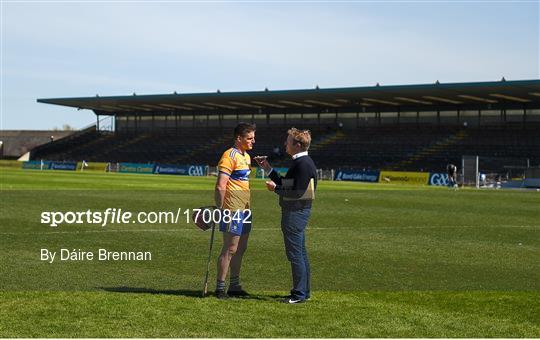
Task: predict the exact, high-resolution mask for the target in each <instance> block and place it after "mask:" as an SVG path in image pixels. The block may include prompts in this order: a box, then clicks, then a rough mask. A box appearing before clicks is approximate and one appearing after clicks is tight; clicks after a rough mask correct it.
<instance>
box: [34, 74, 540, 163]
mask: <svg viewBox="0 0 540 340" xmlns="http://www.w3.org/2000/svg"><path fill="white" fill-rule="evenodd" d="M38 102H41V103H48V104H55V105H62V106H69V107H74V108H77V109H89V110H92V111H93V112H94V113H95V114H96V126H95V128H93V129H87V130H85V131H81V132H80V133H77V134H74V135H72V136H70V137H69V138H65V139H63V140H60V141H55V142H52V143H48V144H46V145H43V146H40V147H37V148H36V149H34V150H33V152H32V159H47V160H58V161H80V160H83V159H84V160H87V161H96V162H138V163H146V162H150V163H161V164H201V165H202V164H208V165H215V163H216V161H217V160H218V159H219V157H220V154H221V152H223V150H225V149H226V148H228V147H230V145H231V143H232V136H231V135H230V132H231V131H232V129H233V127H234V125H236V123H238V122H240V121H247V122H254V123H256V124H257V125H258V130H257V136H256V144H255V148H254V150H253V152H252V154H253V155H268V156H270V158H271V159H273V164H275V165H282V164H284V162H285V159H284V158H285V157H284V156H283V154H284V150H283V147H282V143H283V141H284V139H285V134H286V131H287V129H288V128H290V127H291V126H295V127H297V128H307V129H310V130H312V132H313V141H312V147H311V154H312V156H313V158H314V159H316V161H317V164H318V166H319V167H321V168H326V169H336V168H360V169H363V168H371V169H385V170H409V171H444V169H445V167H446V164H447V163H448V162H452V163H455V164H460V163H461V159H462V156H464V155H475V156H476V155H477V156H480V157H483V158H484V159H485V160H486V161H485V162H484V164H485V167H484V169H483V170H484V171H499V170H500V168H501V167H504V166H505V165H508V164H512V162H513V161H512V160H511V159H521V160H523V159H528V160H529V162H530V164H533V165H538V164H540V133H539V131H540V80H516V81H506V80H504V79H503V80H501V81H497V82H481V83H450V84H441V83H439V82H435V83H433V84H420V85H397V86H379V85H377V86H368V87H356V88H335V89H320V88H316V89H306V90H288V91H251V92H217V93H195V94H178V93H174V94H161V95H137V96H118V97H101V96H96V97H85V98H51V99H38ZM100 117H109V118H111V120H112V121H113V122H114V123H113V124H112V126H114V128H113V129H111V130H107V131H104V129H101V128H100V123H99V122H100ZM276 146H280V147H281V150H280V151H281V154H282V156H281V159H280V157H278V156H277V155H275V154H274V152H273V149H274V148H275V147H276ZM508 159H510V160H509V161H507V160H508ZM498 160H499V161H498Z"/></svg>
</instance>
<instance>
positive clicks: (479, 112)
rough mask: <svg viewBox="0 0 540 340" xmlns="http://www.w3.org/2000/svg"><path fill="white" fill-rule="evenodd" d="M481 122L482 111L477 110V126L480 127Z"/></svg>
mask: <svg viewBox="0 0 540 340" xmlns="http://www.w3.org/2000/svg"><path fill="white" fill-rule="evenodd" d="M481 120H482V110H480V109H479V110H478V126H480V121H481Z"/></svg>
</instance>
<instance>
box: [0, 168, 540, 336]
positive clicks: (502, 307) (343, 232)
mask: <svg viewBox="0 0 540 340" xmlns="http://www.w3.org/2000/svg"><path fill="white" fill-rule="evenodd" d="M0 171H1V174H0V180H1V188H2V190H1V191H0V195H1V202H2V204H1V214H0V225H1V227H0V228H1V229H0V310H1V311H2V317H1V318H0V337H540V194H539V193H537V192H535V191H527V192H524V191H502V190H497V191H494V190H491V191H488V190H472V189H463V190H459V191H452V190H447V189H446V188H436V187H417V186H406V185H377V184H360V183H343V182H321V183H320V186H319V191H318V194H317V200H316V202H315V205H314V210H313V215H312V218H311V220H310V229H309V231H308V251H309V255H310V260H311V263H312V271H313V273H312V282H313V283H312V285H313V287H312V289H313V299H312V301H309V302H308V303H306V304H304V305H299V306H287V305H282V304H279V303H278V296H281V295H285V294H286V293H287V291H288V289H289V288H290V287H289V286H290V273H289V266H288V263H287V261H286V258H285V254H284V250H283V241H282V239H281V231H280V228H279V214H280V211H279V207H278V206H277V200H276V197H275V196H274V195H273V194H271V193H269V192H267V191H265V190H264V183H263V182H262V181H261V180H253V181H252V190H253V192H252V203H253V215H254V226H253V232H252V234H251V239H250V245H249V250H248V253H247V254H246V257H245V262H244V268H243V272H242V281H243V283H244V285H245V287H246V289H248V290H249V291H251V292H253V293H254V296H253V298H251V299H242V300H233V301H226V302H224V301H218V300H216V299H215V298H213V297H210V298H206V299H202V298H199V297H198V295H199V291H200V289H201V284H202V279H203V275H204V269H205V262H206V256H207V247H208V238H209V233H208V232H206V233H204V232H201V231H199V230H197V229H196V228H195V227H194V226H193V225H192V224H187V223H186V222H185V220H183V219H181V222H179V223H177V224H161V225H157V224H156V225H149V224H145V225H142V224H137V223H134V224H129V225H110V226H107V227H105V228H102V227H99V226H96V225H61V226H59V227H57V228H51V227H48V226H46V225H43V224H40V223H39V221H40V214H41V212H42V211H67V210H74V211H86V209H92V210H103V209H105V208H107V207H111V208H123V209H124V210H129V211H133V212H138V211H151V210H157V211H176V209H177V208H182V209H186V208H195V207H198V206H202V205H207V204H210V203H211V198H212V190H213V185H214V179H211V178H190V177H182V176H167V175H162V176H156V175H131V174H112V173H110V174H107V173H102V172H91V171H89V172H83V173H80V172H64V171H33V170H26V171H22V170H19V169H13V168H8V167H3V168H0ZM220 243H221V241H220V239H219V235H218V239H217V243H216V244H217V245H218V246H217V247H215V249H214V255H215V256H214V257H217V252H218V248H219V245H220ZM41 248H50V249H59V248H68V249H72V248H75V249H78V248H81V249H83V250H93V251H97V249H98V248H107V249H110V250H146V251H151V252H152V254H153V258H152V261H147V262H99V261H86V262H68V261H63V262H55V263H53V264H48V263H45V262H42V261H40V260H39V251H40V249H41ZM214 264H215V258H214V261H213V263H212V272H211V277H212V278H215V268H214ZM211 282H212V284H211V286H212V287H213V279H212V281H211ZM29 321H30V322H29Z"/></svg>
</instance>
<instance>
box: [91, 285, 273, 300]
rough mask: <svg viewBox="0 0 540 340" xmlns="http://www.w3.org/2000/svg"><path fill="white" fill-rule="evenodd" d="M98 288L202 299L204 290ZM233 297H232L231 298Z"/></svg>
mask: <svg viewBox="0 0 540 340" xmlns="http://www.w3.org/2000/svg"><path fill="white" fill-rule="evenodd" d="M98 289H101V290H104V291H107V292H114V293H131V294H161V295H176V296H187V297H192V298H198V299H202V298H204V297H203V296H202V291H200V290H189V289H152V288H139V287H98ZM206 297H210V298H215V296H214V294H213V293H209V294H208V295H207V296H206ZM231 299H232V298H231ZM234 299H235V300H274V299H273V297H272V296H260V295H249V296H244V297H235V298H234Z"/></svg>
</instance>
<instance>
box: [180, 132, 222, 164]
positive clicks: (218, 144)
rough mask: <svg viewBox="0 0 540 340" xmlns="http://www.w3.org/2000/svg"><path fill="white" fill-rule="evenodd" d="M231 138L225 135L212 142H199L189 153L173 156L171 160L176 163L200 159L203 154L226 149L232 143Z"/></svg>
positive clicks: (187, 162) (186, 162)
mask: <svg viewBox="0 0 540 340" xmlns="http://www.w3.org/2000/svg"><path fill="white" fill-rule="evenodd" d="M230 140H231V137H230V136H228V135H224V136H220V137H219V138H216V139H214V140H213V141H212V142H211V143H205V144H198V145H196V146H194V147H192V148H191V149H190V150H189V151H188V152H187V153H185V154H183V155H180V156H176V157H173V158H171V159H170V162H171V163H176V164H180V163H182V164H189V163H193V160H194V159H200V156H201V155H206V154H208V153H211V152H212V151H215V150H223V151H225V149H226V148H227V147H226V145H228V144H230ZM214 158H215V157H214ZM214 162H217V160H215V161H214Z"/></svg>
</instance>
